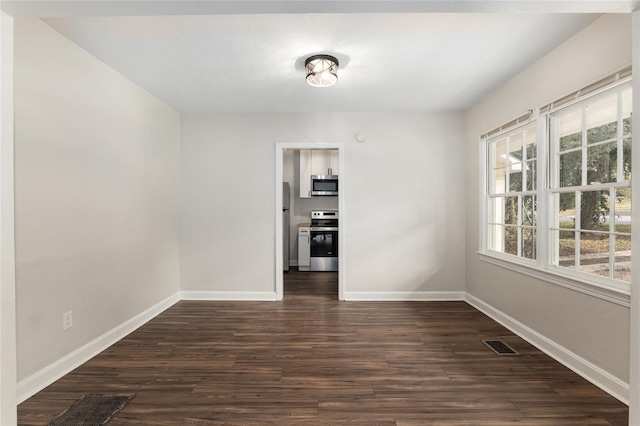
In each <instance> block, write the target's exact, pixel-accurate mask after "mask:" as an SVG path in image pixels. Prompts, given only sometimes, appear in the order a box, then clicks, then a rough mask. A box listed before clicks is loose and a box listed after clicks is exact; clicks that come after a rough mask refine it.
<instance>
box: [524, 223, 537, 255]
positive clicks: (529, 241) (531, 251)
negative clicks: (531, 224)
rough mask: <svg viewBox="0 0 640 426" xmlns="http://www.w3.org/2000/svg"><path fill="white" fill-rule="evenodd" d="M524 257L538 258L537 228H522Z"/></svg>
mask: <svg viewBox="0 0 640 426" xmlns="http://www.w3.org/2000/svg"><path fill="white" fill-rule="evenodd" d="M522 257H524V258H526V259H535V258H536V230H535V228H524V229H523V230H522Z"/></svg>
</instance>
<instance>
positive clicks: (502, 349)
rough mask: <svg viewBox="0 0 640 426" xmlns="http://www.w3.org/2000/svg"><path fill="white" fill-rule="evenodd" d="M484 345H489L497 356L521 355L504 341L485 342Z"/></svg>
mask: <svg viewBox="0 0 640 426" xmlns="http://www.w3.org/2000/svg"><path fill="white" fill-rule="evenodd" d="M482 343H484V344H485V345H487V346H488V347H489V349H491V350H492V351H493V352H495V353H496V354H497V355H520V354H519V353H518V352H516V351H514V350H513V349H512V348H511V347H510V346H509V345H507V344H506V343H505V342H503V341H502V340H483V341H482Z"/></svg>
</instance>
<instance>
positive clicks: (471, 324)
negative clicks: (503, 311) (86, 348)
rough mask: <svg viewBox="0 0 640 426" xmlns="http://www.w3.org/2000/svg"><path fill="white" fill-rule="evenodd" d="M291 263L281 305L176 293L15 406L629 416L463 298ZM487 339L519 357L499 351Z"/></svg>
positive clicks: (34, 409) (146, 420) (220, 419)
mask: <svg viewBox="0 0 640 426" xmlns="http://www.w3.org/2000/svg"><path fill="white" fill-rule="evenodd" d="M337 292H338V290H337V274H336V273H331V272H323V273H308V272H298V271H290V272H288V273H286V274H285V299H284V301H282V302H264V303H262V302H197V301H182V302H179V303H178V304H176V305H174V306H173V307H171V308H170V309H168V310H167V311H165V312H164V313H162V314H161V315H159V316H158V317H157V318H155V319H154V320H152V321H150V322H149V323H148V324H146V325H145V326H143V327H141V328H140V329H139V330H137V331H135V332H134V333H132V334H131V335H129V336H127V337H126V338H124V339H123V340H122V341H120V342H118V343H117V344H115V345H113V346H112V347H111V348H109V349H107V350H106V351H104V352H103V353H101V354H100V355H98V356H96V357H95V358H94V359H92V360H90V361H89V362H87V363H86V364H84V365H82V366H81V367H79V368H77V369H76V370H75V371H73V372H72V373H70V374H68V375H67V376H65V377H63V378H62V379H60V380H58V381H57V382H55V383H54V384H52V385H51V386H49V387H47V388H46V389H44V390H43V391H42V392H40V393H38V394H37V395H35V396H34V397H32V398H30V399H28V400H27V401H25V402H24V403H22V404H20V406H19V407H18V417H19V424H21V425H45V424H47V422H48V421H49V420H51V419H52V418H53V417H55V416H56V415H57V414H59V413H60V412H61V411H62V410H64V409H65V408H66V407H67V406H69V405H70V404H72V403H73V402H74V401H75V400H77V399H78V398H79V397H80V396H82V395H83V394H84V393H136V394H137V396H136V398H135V399H134V400H133V401H132V402H131V403H130V404H129V405H127V406H126V407H125V408H124V409H123V410H122V411H121V412H120V413H119V414H118V416H117V417H115V418H114V419H113V420H112V422H111V424H112V425H116V426H117V425H154V426H163V425H176V424H184V425H234V424H237V425H258V424H278V425H282V424H286V425H289V424H292V425H295V424H318V425H323V424H336V425H341V424H345V425H385V426H387V425H405V426H410V425H423V424H429V425H466V424H469V425H491V426H494V425H497V426H499V425H506V424H523V425H534V426H535V425H539V426H551V425H553V426H559V425H626V424H627V415H628V408H627V407H626V406H625V405H624V404H622V403H620V402H619V401H617V400H615V399H614V398H612V397H611V396H609V395H607V394H606V393H605V392H603V391H602V390H600V389H598V388H597V387H595V386H593V385H592V384H590V383H589V382H587V381H586V380H584V379H582V378H581V377H579V376H577V375H576V374H575V373H573V372H572V371H570V370H568V369H567V368H565V367H563V366H562V365H560V364H558V363H557V362H555V361H554V360H552V359H551V358H549V357H548V356H546V355H544V354H543V353H541V352H540V351H538V350H537V349H536V348H534V347H533V346H531V345H529V344H528V343H527V342H525V341H523V340H522V339H520V338H518V337H517V336H515V335H513V334H512V333H510V332H509V331H508V330H506V329H504V328H503V327H502V326H500V325H499V324H497V323H496V322H494V321H492V320H491V319H489V318H488V317H486V316H485V315H483V314H482V313H480V312H478V311H476V310H475V309H474V308H472V307H471V306H469V305H467V304H466V303H464V302H429V303H427V302H339V301H338V300H337ZM483 339H491V340H494V339H501V340H504V341H506V342H507V343H508V344H509V345H510V346H511V347H513V348H514V349H515V350H517V351H518V352H520V353H521V354H522V355H520V356H516V357H499V356H497V355H495V354H494V353H493V352H492V351H491V350H490V349H489V348H487V347H486V346H485V345H484V344H483V343H482V340H483Z"/></svg>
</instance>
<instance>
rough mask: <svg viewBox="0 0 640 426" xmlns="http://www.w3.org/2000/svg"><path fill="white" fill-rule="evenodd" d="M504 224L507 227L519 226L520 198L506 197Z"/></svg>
mask: <svg viewBox="0 0 640 426" xmlns="http://www.w3.org/2000/svg"><path fill="white" fill-rule="evenodd" d="M504 223H505V224H506V225H517V224H518V197H505V199H504Z"/></svg>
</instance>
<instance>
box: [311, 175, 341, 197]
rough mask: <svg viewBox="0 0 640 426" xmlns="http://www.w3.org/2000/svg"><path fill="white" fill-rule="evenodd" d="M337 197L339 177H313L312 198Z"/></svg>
mask: <svg viewBox="0 0 640 426" xmlns="http://www.w3.org/2000/svg"><path fill="white" fill-rule="evenodd" d="M337 195H338V176H337V175H311V196H315V197H317V196H324V197H331V196H334V197H335V196H337Z"/></svg>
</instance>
